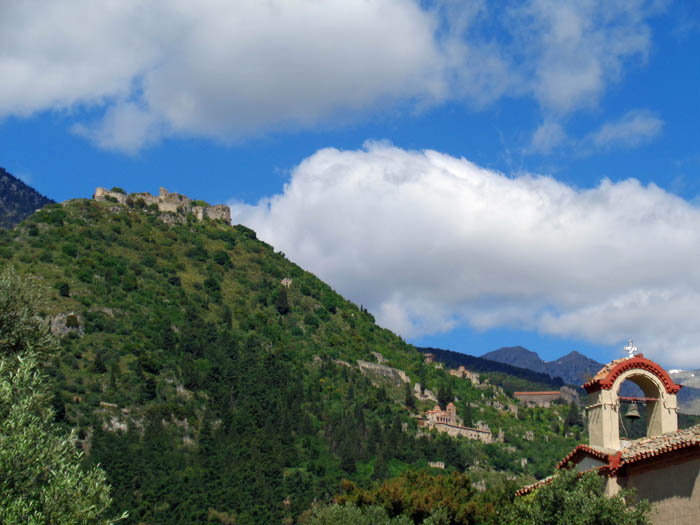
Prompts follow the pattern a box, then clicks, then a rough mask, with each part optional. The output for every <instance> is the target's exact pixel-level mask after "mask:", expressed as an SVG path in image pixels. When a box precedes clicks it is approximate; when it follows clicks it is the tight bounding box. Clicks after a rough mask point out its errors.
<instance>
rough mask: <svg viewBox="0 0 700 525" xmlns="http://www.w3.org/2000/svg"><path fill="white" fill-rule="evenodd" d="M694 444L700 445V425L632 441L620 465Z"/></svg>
mask: <svg viewBox="0 0 700 525" xmlns="http://www.w3.org/2000/svg"><path fill="white" fill-rule="evenodd" d="M692 446H700V425H695V426H694V427H690V428H686V429H683V430H677V431H676V432H667V433H666V434H661V435H660V436H654V437H644V438H640V439H636V440H634V441H632V442H631V443H630V444H629V445H628V446H627V447H625V448H623V449H622V458H621V462H620V466H622V465H626V464H629V463H634V462H635V461H640V460H642V459H646V458H649V457H653V456H658V455H660V454H664V453H666V452H670V451H672V450H678V449H680V448H687V447H692Z"/></svg>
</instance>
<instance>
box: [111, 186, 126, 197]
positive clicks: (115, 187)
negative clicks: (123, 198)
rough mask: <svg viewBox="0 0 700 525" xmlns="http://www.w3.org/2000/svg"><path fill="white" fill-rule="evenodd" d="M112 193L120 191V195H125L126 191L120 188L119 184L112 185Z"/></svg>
mask: <svg viewBox="0 0 700 525" xmlns="http://www.w3.org/2000/svg"><path fill="white" fill-rule="evenodd" d="M109 191H111V192H112V193H121V194H122V195H126V192H125V191H124V190H123V189H122V188H120V187H119V186H114V187H113V188H112V189H111V190H109Z"/></svg>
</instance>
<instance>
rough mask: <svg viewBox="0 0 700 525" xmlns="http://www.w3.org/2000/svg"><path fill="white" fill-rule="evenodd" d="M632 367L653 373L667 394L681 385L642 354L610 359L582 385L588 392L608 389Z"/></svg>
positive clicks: (674, 392) (677, 389)
mask: <svg viewBox="0 0 700 525" xmlns="http://www.w3.org/2000/svg"><path fill="white" fill-rule="evenodd" d="M633 368H639V369H642V370H646V371H648V372H651V373H652V374H654V375H655V376H656V377H658V378H659V380H660V381H661V383H662V384H663V385H664V388H666V392H668V393H669V394H677V393H678V391H679V390H680V389H681V385H677V384H676V383H674V382H673V379H671V376H670V375H668V373H667V372H666V370H664V369H663V368H661V367H660V366H659V365H657V364H656V363H654V361H650V360H649V359H647V358H646V357H644V356H643V355H642V354H637V355H635V356H634V357H623V358H622V359H616V360H615V361H611V362H610V363H608V364H607V365H605V366H604V367H603V368H601V369H600V370H598V372H597V373H596V375H595V376H593V379H591V380H590V381H588V382H586V383H584V384H583V385H582V386H583V388H585V389H586V391H587V392H588V393H589V394H590V393H591V392H596V391H598V390H600V389H604V390H610V389H611V388H612V386H613V384H614V383H615V380H616V379H617V378H618V376H620V375H621V374H622V373H624V372H626V371H628V370H631V369H633Z"/></svg>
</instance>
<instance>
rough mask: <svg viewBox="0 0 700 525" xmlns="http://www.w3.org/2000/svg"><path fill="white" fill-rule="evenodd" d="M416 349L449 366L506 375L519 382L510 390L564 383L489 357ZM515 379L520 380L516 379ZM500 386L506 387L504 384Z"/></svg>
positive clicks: (539, 388) (548, 386)
mask: <svg viewBox="0 0 700 525" xmlns="http://www.w3.org/2000/svg"><path fill="white" fill-rule="evenodd" d="M417 350H418V351H419V352H421V353H422V354H426V353H432V354H434V355H435V359H436V360H437V361H439V362H441V363H444V364H445V366H448V367H450V368H458V367H459V366H460V365H461V366H464V367H465V368H467V369H468V370H471V371H473V372H485V373H491V374H492V375H493V373H498V374H502V375H504V376H508V378H509V379H508V382H509V383H511V384H513V385H515V384H516V383H518V384H519V386H518V387H517V388H512V390H551V389H554V388H559V387H561V386H562V385H563V384H564V382H563V381H562V380H561V378H558V377H557V378H552V377H551V376H549V375H547V374H544V373H541V372H535V371H533V370H531V369H529V368H524V367H519V366H514V365H511V364H506V363H501V362H499V361H492V360H490V359H484V358H483V357H475V356H472V355H468V354H461V353H459V352H454V351H452V350H443V349H441V348H420V347H419V348H417ZM533 353H534V352H533ZM535 355H536V354H535ZM517 379H519V380H521V381H517ZM492 382H493V381H492ZM496 383H497V384H501V383H499V382H498V380H496ZM502 386H504V388H507V387H506V385H502Z"/></svg>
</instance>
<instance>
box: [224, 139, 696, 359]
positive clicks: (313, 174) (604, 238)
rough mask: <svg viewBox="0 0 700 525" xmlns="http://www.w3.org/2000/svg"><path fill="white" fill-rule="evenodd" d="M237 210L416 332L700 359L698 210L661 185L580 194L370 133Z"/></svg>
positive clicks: (606, 185) (238, 217) (321, 154)
mask: <svg viewBox="0 0 700 525" xmlns="http://www.w3.org/2000/svg"><path fill="white" fill-rule="evenodd" d="M232 213H233V220H234V223H235V222H241V223H244V224H246V225H248V226H250V227H252V228H254V229H255V230H256V231H257V232H258V235H259V237H260V238H262V239H264V240H266V241H268V242H270V243H272V244H273V245H274V246H275V248H277V249H280V250H282V251H284V252H285V253H286V254H287V255H288V256H289V257H291V258H292V259H293V260H295V261H296V262H298V263H299V264H301V265H302V266H304V267H306V268H308V269H309V270H311V271H313V272H314V273H316V274H317V275H319V276H320V277H321V278H323V279H324V280H326V281H327V282H329V283H330V284H331V285H332V286H334V287H335V288H336V289H338V290H339V291H340V292H341V293H342V294H344V295H345V296H346V297H348V298H350V299H352V300H354V301H356V302H357V303H362V304H364V305H366V306H368V307H369V308H370V310H371V311H373V312H374V313H375V315H377V318H378V320H379V322H381V323H382V324H384V325H385V326H387V327H389V328H392V329H394V330H397V331H398V332H399V333H401V334H402V335H404V336H407V337H412V336H418V335H421V334H426V333H434V332H441V331H446V330H449V329H451V328H452V327H454V326H455V325H457V324H459V323H469V324H470V325H471V326H473V327H475V328H477V329H489V328H494V327H506V326H507V327H512V328H518V329H526V330H538V331H540V332H542V333H546V334H555V335H560V336H565V337H566V336H571V337H577V338H582V339H586V340H589V341H592V342H595V343H603V344H617V343H619V342H620V341H623V340H625V339H626V338H628V337H633V338H634V339H635V341H637V342H638V343H639V345H640V347H641V348H643V350H644V352H645V353H646V354H647V355H650V356H652V357H654V356H655V357H656V358H662V359H663V361H664V362H665V363H669V364H674V366H697V362H696V357H695V356H697V355H698V354H697V352H698V351H700V325H698V323H697V315H696V312H698V311H699V310H700V270H699V269H698V268H699V267H698V264H697V261H698V260H700V210H698V208H696V207H695V206H693V205H691V204H689V203H688V202H686V201H684V200H682V199H680V198H678V197H676V196H674V195H671V194H669V193H667V192H665V191H663V190H662V189H660V188H658V187H656V186H654V185H649V186H642V185H640V183H639V182H638V181H636V180H634V179H630V180H626V181H623V182H619V183H612V182H610V181H607V180H604V181H602V182H601V183H600V184H599V185H598V186H597V187H595V188H590V189H585V190H578V189H574V188H571V187H569V186H567V185H565V184H562V183H560V182H558V181H556V180H554V179H553V178H551V177H545V176H535V175H524V176H519V177H508V176H506V175H503V174H501V173H497V172H493V171H489V170H486V169H483V168H480V167H479V166H476V165H474V164H472V163H470V162H469V161H467V160H465V159H459V158H454V157H451V156H448V155H445V154H441V153H438V152H435V151H406V150H402V149H399V148H396V147H392V146H391V145H386V144H377V143H372V144H368V145H366V147H365V149H362V150H359V151H339V150H336V149H324V150H321V151H318V152H317V153H316V154H314V155H313V156H311V157H309V158H307V159H306V160H304V161H303V162H302V163H301V164H300V165H299V166H298V167H297V168H296V169H295V170H294V171H293V172H292V175H291V179H290V181H289V183H288V184H287V185H286V186H285V188H284V191H283V193H281V194H279V195H274V196H272V197H270V198H268V199H265V200H263V201H261V202H260V203H258V204H257V205H246V204H241V203H233V207H232ZM694 352H695V353H694Z"/></svg>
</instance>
